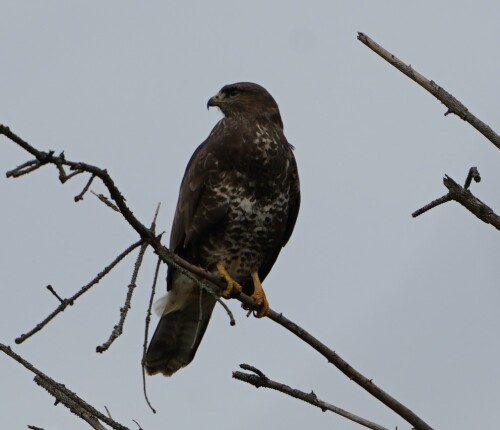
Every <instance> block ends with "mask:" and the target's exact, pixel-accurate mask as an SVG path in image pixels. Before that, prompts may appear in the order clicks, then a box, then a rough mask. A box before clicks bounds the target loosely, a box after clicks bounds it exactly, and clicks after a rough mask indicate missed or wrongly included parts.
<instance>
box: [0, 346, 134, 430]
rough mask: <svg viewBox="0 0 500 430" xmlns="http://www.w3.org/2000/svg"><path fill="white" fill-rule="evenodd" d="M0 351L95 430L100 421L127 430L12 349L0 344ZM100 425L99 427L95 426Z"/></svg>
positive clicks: (100, 429)
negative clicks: (21, 366)
mask: <svg viewBox="0 0 500 430" xmlns="http://www.w3.org/2000/svg"><path fill="white" fill-rule="evenodd" d="M0 351H2V352H4V353H5V354H6V355H8V356H9V357H11V358H13V359H14V360H15V361H17V362H18V363H20V364H22V365H23V366H24V367H25V368H26V369H28V370H29V371H31V372H33V373H34V374H35V375H36V377H35V382H36V383H37V384H38V385H40V386H42V387H43V388H45V389H46V390H47V391H48V392H49V393H50V394H51V395H52V396H54V397H55V398H56V400H57V401H58V402H60V403H62V404H63V405H64V406H66V407H67V408H68V409H69V410H70V411H71V412H73V413H74V414H75V415H77V416H79V417H80V418H82V419H83V420H85V421H87V422H88V423H89V424H91V425H92V426H93V427H94V428H95V429H99V430H102V429H103V428H104V427H103V426H102V425H101V424H100V423H99V421H102V422H103V423H106V424H107V425H109V426H110V427H112V428H113V429H115V430H128V428H127V427H125V426H123V425H121V424H120V423H118V422H116V421H114V420H112V419H110V418H108V417H107V416H106V415H104V414H103V413H101V412H99V411H98V410H97V409H95V408H94V407H93V406H91V405H90V404H88V403H87V402H85V401H84V400H83V399H81V398H80V397H79V396H77V395H76V394H75V393H74V392H72V391H70V390H68V389H67V388H66V387H65V386H64V385H63V384H60V383H59V382H56V381H54V380H53V379H52V378H50V377H49V376H47V375H46V374H45V373H43V372H42V371H40V370H38V369H37V368H36V367H35V366H33V365H32V364H31V363H29V362H28V361H26V360H25V359H24V358H22V357H21V356H20V355H18V354H16V353H15V352H14V351H12V349H11V348H10V347H9V346H7V345H4V344H2V343H0ZM97 424H99V425H100V427H98V426H97Z"/></svg>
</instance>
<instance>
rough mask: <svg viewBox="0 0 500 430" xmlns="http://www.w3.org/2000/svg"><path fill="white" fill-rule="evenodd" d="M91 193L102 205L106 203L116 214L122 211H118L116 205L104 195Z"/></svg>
mask: <svg viewBox="0 0 500 430" xmlns="http://www.w3.org/2000/svg"><path fill="white" fill-rule="evenodd" d="M90 192H91V193H92V194H93V195H94V196H96V197H97V198H98V199H99V200H100V201H101V202H102V203H104V204H105V205H106V206H108V207H110V208H111V209H113V210H114V211H115V212H120V209H118V206H116V205H115V204H114V203H112V202H110V201H109V199H108V198H107V197H106V196H105V195H103V194H97V193H95V192H94V191H92V190H90Z"/></svg>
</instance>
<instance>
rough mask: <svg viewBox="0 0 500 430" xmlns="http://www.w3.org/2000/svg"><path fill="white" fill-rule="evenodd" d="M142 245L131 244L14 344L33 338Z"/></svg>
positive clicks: (138, 243)
mask: <svg viewBox="0 0 500 430" xmlns="http://www.w3.org/2000/svg"><path fill="white" fill-rule="evenodd" d="M141 243H142V240H138V241H137V242H135V243H133V244H132V245H130V246H129V247H128V248H127V249H126V250H125V251H123V252H122V253H121V254H120V255H118V257H116V258H115V259H114V260H113V261H112V262H111V264H109V265H108V266H106V267H105V268H104V270H102V271H101V272H100V273H98V274H97V276H96V277H95V278H94V279H92V280H91V281H90V282H89V283H88V284H86V285H84V286H83V287H82V288H81V289H80V290H79V291H78V292H77V293H76V294H74V295H73V296H71V297H70V298H69V299H62V302H61V304H60V305H59V306H58V307H57V308H56V309H55V310H54V311H52V313H51V314H50V315H49V316H47V317H46V318H45V319H44V320H43V321H42V322H40V323H39V324H37V325H36V326H35V327H34V328H33V329H31V330H30V331H29V332H27V333H25V334H22V335H21V336H19V337H18V338H17V339H16V340H15V342H16V343H17V344H19V343H22V342H24V341H25V340H26V339H28V338H29V337H31V336H33V335H34V334H35V333H37V332H39V331H40V330H41V329H42V328H44V327H45V326H46V325H47V324H48V323H49V322H50V321H51V320H52V319H53V318H55V317H56V316H57V315H58V314H60V313H61V312H63V311H64V310H65V309H66V308H67V307H68V306H71V305H73V303H74V302H75V301H76V300H77V299H78V298H79V297H80V296H82V295H83V294H84V293H86V292H87V291H88V290H90V289H91V288H92V287H93V286H94V285H96V284H98V283H99V281H100V280H101V279H102V278H104V277H105V276H106V275H107V274H108V273H109V272H111V271H112V270H113V269H114V268H115V267H116V265H117V264H118V263H119V262H120V261H122V260H123V259H124V258H125V257H126V256H127V255H128V254H130V253H131V252H132V251H133V250H134V249H135V248H137V247H138V246H140V245H141Z"/></svg>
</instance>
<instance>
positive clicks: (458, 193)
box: [411, 167, 500, 230]
mask: <svg viewBox="0 0 500 430" xmlns="http://www.w3.org/2000/svg"><path fill="white" fill-rule="evenodd" d="M473 179H474V181H476V182H480V181H481V175H480V174H479V172H478V170H477V167H471V168H470V169H469V173H468V175H467V179H466V180H465V184H464V186H463V187H461V186H460V185H459V184H457V183H456V182H455V181H454V180H453V179H452V178H450V177H449V176H448V175H445V177H444V178H443V183H444V185H445V187H446V188H448V194H446V195H444V196H442V197H440V198H439V199H436V200H434V201H432V202H430V203H429V204H427V205H425V206H424V207H422V208H420V209H418V210H416V211H415V212H413V213H412V214H411V215H412V217H413V218H415V217H417V216H419V215H422V214H423V213H424V212H427V211H428V210H430V209H432V208H435V207H436V206H439V205H440V204H443V203H446V202H449V201H452V200H454V201H456V202H458V203H460V204H461V205H462V206H464V207H465V208H466V209H468V210H469V211H470V212H472V213H473V214H474V215H476V216H477V217H478V218H479V219H480V220H481V221H484V222H485V223H486V224H491V225H492V226H493V227H495V228H496V229H497V230H500V217H499V216H498V215H497V214H495V212H494V211H493V209H491V208H490V207H489V206H488V205H486V204H485V203H483V202H482V201H481V200H479V199H478V198H477V197H475V196H474V195H473V194H472V193H471V192H470V191H469V190H468V189H467V188H468V187H469V186H470V184H471V182H472V180H473Z"/></svg>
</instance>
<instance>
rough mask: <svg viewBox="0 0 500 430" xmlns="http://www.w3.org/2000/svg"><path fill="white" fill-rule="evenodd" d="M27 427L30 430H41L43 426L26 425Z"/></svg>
mask: <svg viewBox="0 0 500 430" xmlns="http://www.w3.org/2000/svg"><path fill="white" fill-rule="evenodd" d="M28 428H29V429H31V430H43V428H41V427H37V426H28Z"/></svg>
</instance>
